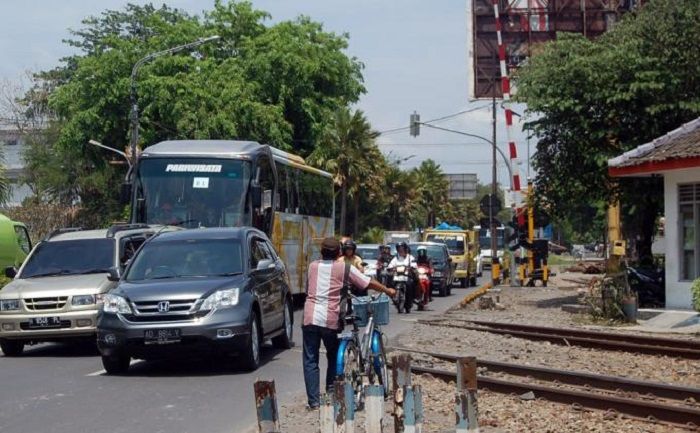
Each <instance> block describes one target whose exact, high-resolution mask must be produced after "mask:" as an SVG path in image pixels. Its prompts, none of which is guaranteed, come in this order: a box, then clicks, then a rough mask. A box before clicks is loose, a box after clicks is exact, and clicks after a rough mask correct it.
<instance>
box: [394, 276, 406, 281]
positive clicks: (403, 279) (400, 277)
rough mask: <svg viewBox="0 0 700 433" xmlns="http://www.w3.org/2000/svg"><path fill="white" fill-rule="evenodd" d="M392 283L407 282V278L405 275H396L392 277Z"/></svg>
mask: <svg viewBox="0 0 700 433" xmlns="http://www.w3.org/2000/svg"><path fill="white" fill-rule="evenodd" d="M394 281H408V277H406V276H405V275H397V276H395V277H394Z"/></svg>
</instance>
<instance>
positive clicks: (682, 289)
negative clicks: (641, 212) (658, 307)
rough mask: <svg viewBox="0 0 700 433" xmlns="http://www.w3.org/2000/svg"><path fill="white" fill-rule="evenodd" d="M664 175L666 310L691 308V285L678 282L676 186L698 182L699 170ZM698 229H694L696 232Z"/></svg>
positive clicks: (672, 172) (678, 250)
mask: <svg viewBox="0 0 700 433" xmlns="http://www.w3.org/2000/svg"><path fill="white" fill-rule="evenodd" d="M663 174H664V210H665V217H666V227H665V235H666V236H665V237H666V308H687V309H691V308H692V305H693V303H692V295H691V293H690V285H691V283H690V282H688V281H679V269H680V267H679V261H680V249H679V234H680V231H679V222H678V184H679V183H690V182H700V168H692V169H686V170H674V171H667V172H665V173H663ZM698 229H700V228H696V230H698Z"/></svg>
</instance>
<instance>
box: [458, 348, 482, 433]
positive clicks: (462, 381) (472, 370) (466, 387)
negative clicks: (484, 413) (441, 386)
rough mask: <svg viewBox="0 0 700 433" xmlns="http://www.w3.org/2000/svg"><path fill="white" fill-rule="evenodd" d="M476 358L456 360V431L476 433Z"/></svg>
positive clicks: (477, 426)
mask: <svg viewBox="0 0 700 433" xmlns="http://www.w3.org/2000/svg"><path fill="white" fill-rule="evenodd" d="M476 393H477V382H476V358H475V357H473V356H470V357H467V358H460V359H458V360H457V393H456V394H455V415H456V417H455V419H456V429H457V433H467V432H468V433H475V432H476V433H478V432H479V420H478V405H477V401H476Z"/></svg>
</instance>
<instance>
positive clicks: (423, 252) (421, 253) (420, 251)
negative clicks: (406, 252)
mask: <svg viewBox="0 0 700 433" xmlns="http://www.w3.org/2000/svg"><path fill="white" fill-rule="evenodd" d="M416 255H417V256H418V258H419V259H426V258H428V249H427V248H426V247H425V246H423V245H421V246H419V247H418V248H417V249H416Z"/></svg>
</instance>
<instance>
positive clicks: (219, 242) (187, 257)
mask: <svg viewBox="0 0 700 433" xmlns="http://www.w3.org/2000/svg"><path fill="white" fill-rule="evenodd" d="M242 256H243V255H242V250H241V243H240V242H239V241H238V240H235V239H189V240H177V241H160V242H149V243H147V244H145V245H144V246H143V248H142V249H141V251H140V252H139V253H138V254H137V255H136V258H134V262H133V263H132V265H131V266H130V267H129V270H128V271H127V275H126V280H127V281H142V280H154V279H161V278H180V277H223V276H230V275H236V274H240V273H241V272H242V271H243V259H242Z"/></svg>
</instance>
